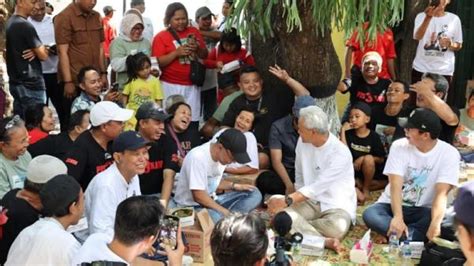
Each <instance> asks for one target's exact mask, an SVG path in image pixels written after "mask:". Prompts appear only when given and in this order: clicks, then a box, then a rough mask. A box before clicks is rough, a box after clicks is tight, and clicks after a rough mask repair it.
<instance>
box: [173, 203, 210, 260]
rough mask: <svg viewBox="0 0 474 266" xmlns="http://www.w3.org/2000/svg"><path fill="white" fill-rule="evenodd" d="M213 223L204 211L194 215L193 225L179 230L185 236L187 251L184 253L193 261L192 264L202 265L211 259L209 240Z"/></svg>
mask: <svg viewBox="0 0 474 266" xmlns="http://www.w3.org/2000/svg"><path fill="white" fill-rule="evenodd" d="M213 228H214V223H213V222H212V219H211V217H210V216H209V213H208V212H207V210H206V209H203V210H201V211H200V212H198V213H196V220H195V222H194V225H192V226H187V227H183V228H182V229H181V230H182V231H183V233H184V235H185V236H186V241H187V242H188V247H189V250H188V251H187V252H186V253H185V254H186V255H189V256H191V257H192V258H193V259H194V262H200V263H204V262H206V261H207V260H209V259H211V244H210V238H211V233H212V229H213Z"/></svg>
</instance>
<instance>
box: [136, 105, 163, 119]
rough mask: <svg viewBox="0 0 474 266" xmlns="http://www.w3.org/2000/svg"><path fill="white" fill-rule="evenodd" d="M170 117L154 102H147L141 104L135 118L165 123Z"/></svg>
mask: <svg viewBox="0 0 474 266" xmlns="http://www.w3.org/2000/svg"><path fill="white" fill-rule="evenodd" d="M169 117H170V116H169V115H168V114H166V113H165V111H164V110H163V109H162V108H161V107H160V106H159V105H158V104H156V103H155V102H152V101H148V102H145V103H142V105H140V107H139V108H138V110H137V113H136V115H135V118H136V119H137V120H141V119H150V118H151V119H154V120H159V121H165V120H166V119H168V118H169Z"/></svg>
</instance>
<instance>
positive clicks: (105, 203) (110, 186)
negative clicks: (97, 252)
mask: <svg viewBox="0 0 474 266" xmlns="http://www.w3.org/2000/svg"><path fill="white" fill-rule="evenodd" d="M112 149H113V156H112V157H113V159H114V163H113V164H112V165H111V166H110V167H109V168H107V169H106V170H105V171H103V172H101V173H99V174H97V175H96V176H95V177H94V178H93V179H92V181H91V182H90V184H89V186H88V187H87V190H86V193H85V197H86V217H87V222H88V225H89V234H93V233H97V232H103V233H106V234H108V235H109V236H112V235H113V228H114V220H115V211H116V210H117V206H118V205H119V203H120V202H122V201H123V200H124V199H126V198H128V197H131V196H136V195H141V191H140V184H139V181H138V175H140V174H143V173H144V172H145V169H146V167H147V163H148V149H149V143H148V142H147V141H146V140H145V139H144V138H143V137H142V136H140V134H138V133H137V132H135V131H126V132H123V133H122V134H120V135H119V136H118V137H117V138H116V139H115V140H114V143H113V146H112Z"/></svg>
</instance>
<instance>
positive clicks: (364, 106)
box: [351, 102, 372, 116]
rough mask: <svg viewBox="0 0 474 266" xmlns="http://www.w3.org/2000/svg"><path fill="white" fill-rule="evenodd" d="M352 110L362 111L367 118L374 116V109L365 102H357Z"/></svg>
mask: <svg viewBox="0 0 474 266" xmlns="http://www.w3.org/2000/svg"><path fill="white" fill-rule="evenodd" d="M352 109H357V110H361V111H362V112H363V113H364V114H365V115H366V116H371V115H372V108H370V106H369V105H368V104H366V103H364V102H356V103H355V104H354V105H352V106H351V110H352Z"/></svg>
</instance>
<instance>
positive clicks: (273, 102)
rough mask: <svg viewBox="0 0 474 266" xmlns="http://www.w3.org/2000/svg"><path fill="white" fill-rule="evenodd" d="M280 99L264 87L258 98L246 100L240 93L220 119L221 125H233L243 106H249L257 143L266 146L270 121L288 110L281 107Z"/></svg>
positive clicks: (280, 116)
mask: <svg viewBox="0 0 474 266" xmlns="http://www.w3.org/2000/svg"><path fill="white" fill-rule="evenodd" d="M281 100H282V99H279V97H278V95H277V94H276V93H270V92H267V90H265V89H264V90H263V94H262V97H260V99H258V100H253V101H250V100H247V98H246V97H245V94H242V95H240V96H238V97H237V98H235V99H234V101H232V103H231V104H230V105H229V109H228V110H227V112H226V113H225V115H224V119H223V120H222V125H224V126H229V127H234V123H235V118H236V117H237V116H238V115H239V112H240V110H242V108H243V107H249V108H250V109H251V110H252V111H254V112H255V113H256V116H255V121H254V122H253V125H254V128H253V133H254V135H255V138H256V139H257V142H258V143H259V144H262V145H263V146H264V147H268V136H269V134H270V128H271V126H272V123H273V122H275V121H276V120H278V119H280V118H282V117H284V116H285V115H287V114H288V113H289V110H286V108H282V106H283V105H281V104H280V102H281Z"/></svg>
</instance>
